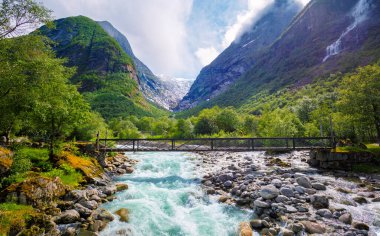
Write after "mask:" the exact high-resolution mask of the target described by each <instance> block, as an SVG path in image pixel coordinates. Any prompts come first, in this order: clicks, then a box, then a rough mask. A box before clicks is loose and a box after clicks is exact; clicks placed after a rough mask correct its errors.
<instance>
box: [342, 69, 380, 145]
mask: <svg viewBox="0 0 380 236" xmlns="http://www.w3.org/2000/svg"><path fill="white" fill-rule="evenodd" d="M379 91H380V66H379V65H378V64H375V65H368V66H365V67H359V68H358V69H357V71H356V73H353V74H351V75H346V76H345V77H344V78H343V81H342V84H341V86H340V87H339V89H338V93H339V101H338V106H339V107H340V109H341V111H342V113H344V114H346V115H350V116H352V118H353V122H354V123H355V125H356V127H357V128H359V129H361V130H362V132H361V133H362V136H364V134H363V133H366V132H365V131H367V132H368V131H369V132H371V130H375V132H376V137H377V141H378V142H379V143H380V93H379Z"/></svg>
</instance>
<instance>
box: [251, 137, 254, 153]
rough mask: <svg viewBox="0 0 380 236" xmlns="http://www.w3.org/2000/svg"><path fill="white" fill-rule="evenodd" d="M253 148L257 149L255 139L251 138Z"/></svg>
mask: <svg viewBox="0 0 380 236" xmlns="http://www.w3.org/2000/svg"><path fill="white" fill-rule="evenodd" d="M251 148H252V150H255V139H251Z"/></svg>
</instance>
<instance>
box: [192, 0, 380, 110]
mask: <svg viewBox="0 0 380 236" xmlns="http://www.w3.org/2000/svg"><path fill="white" fill-rule="evenodd" d="M379 35H380V3H379V2H378V1H375V0H312V1H311V2H310V3H309V4H308V5H307V6H306V7H305V8H304V9H303V10H302V12H300V13H299V14H298V16H297V17H296V18H295V19H294V20H293V21H292V22H291V24H290V25H289V26H288V27H287V28H286V29H285V30H284V32H283V33H282V34H281V36H280V37H279V38H278V39H277V40H276V41H275V42H274V43H272V44H271V45H270V47H268V48H267V49H265V50H264V51H262V52H261V53H260V55H259V56H258V57H257V60H256V62H255V63H254V64H253V66H252V67H251V68H250V69H249V70H247V72H246V73H244V75H242V76H240V77H239V78H238V79H237V80H236V82H234V83H233V84H232V85H230V86H229V87H228V89H227V90H225V92H223V93H220V94H219V95H218V96H216V97H214V98H213V99H211V100H210V101H209V102H203V103H202V104H200V106H199V107H197V109H201V108H202V107H209V106H213V105H220V106H235V107H241V108H243V109H244V110H246V111H248V112H251V113H260V111H257V110H254V109H252V107H254V106H252V105H251V104H255V103H256V104H257V103H259V102H260V100H261V99H262V98H263V97H264V96H267V95H270V94H273V93H275V92H276V91H279V90H281V89H293V90H294V89H299V88H300V87H303V86H305V85H307V84H310V83H313V82H314V81H317V80H323V79H324V78H327V77H328V76H329V75H330V74H332V73H336V72H343V73H345V72H350V71H352V70H353V69H355V68H356V67H358V66H363V65H367V64H370V63H374V62H377V61H378V60H379V59H380V37H379Z"/></svg>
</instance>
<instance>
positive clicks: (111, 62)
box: [38, 16, 163, 119]
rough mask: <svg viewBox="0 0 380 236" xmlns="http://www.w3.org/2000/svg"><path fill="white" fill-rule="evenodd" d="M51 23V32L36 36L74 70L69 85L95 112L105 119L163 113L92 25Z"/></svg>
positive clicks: (129, 64)
mask: <svg viewBox="0 0 380 236" xmlns="http://www.w3.org/2000/svg"><path fill="white" fill-rule="evenodd" d="M54 23H55V28H48V27H46V26H43V27H41V28H40V29H39V31H38V32H41V33H42V34H44V35H46V36H48V37H49V38H50V39H52V40H53V41H54V42H55V43H56V44H55V45H54V47H53V49H54V50H55V51H56V53H57V56H58V57H63V58H67V59H68V62H67V65H68V66H75V67H76V68H77V73H76V75H75V76H74V77H73V78H72V79H71V81H72V82H73V83H74V84H78V86H79V88H78V89H79V91H80V92H81V93H83V94H84V95H85V97H86V98H87V100H88V101H89V102H90V104H91V106H92V108H93V109H94V110H95V111H98V112H100V113H101V114H102V115H103V116H104V117H105V118H107V119H110V118H113V117H120V116H128V115H137V116H144V115H148V116H149V115H151V116H153V115H156V114H162V113H163V111H160V109H158V108H156V107H155V106H154V105H152V104H150V103H149V102H147V101H146V100H145V98H144V97H143V95H142V93H141V92H140V91H139V87H138V83H139V81H138V77H137V73H136V70H135V66H134V64H133V61H132V59H131V58H130V57H129V56H128V55H127V54H126V53H125V52H124V51H123V49H122V48H121V47H120V45H119V44H118V43H117V42H116V41H115V40H114V39H113V38H112V37H111V36H109V35H108V34H107V32H106V31H104V30H103V28H102V27H100V26H99V25H98V24H97V23H96V22H95V21H93V20H91V19H89V18H87V17H84V16H78V17H69V18H64V19H59V20H56V21H55V22H54Z"/></svg>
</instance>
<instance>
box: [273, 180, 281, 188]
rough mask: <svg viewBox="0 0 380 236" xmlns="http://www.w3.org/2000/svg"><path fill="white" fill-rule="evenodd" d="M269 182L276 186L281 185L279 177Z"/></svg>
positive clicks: (279, 186)
mask: <svg viewBox="0 0 380 236" xmlns="http://www.w3.org/2000/svg"><path fill="white" fill-rule="evenodd" d="M271 183H272V184H273V185H274V186H275V187H276V188H281V186H282V181H281V180H279V179H274V180H272V182H271Z"/></svg>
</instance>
